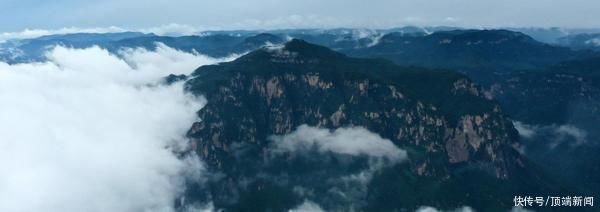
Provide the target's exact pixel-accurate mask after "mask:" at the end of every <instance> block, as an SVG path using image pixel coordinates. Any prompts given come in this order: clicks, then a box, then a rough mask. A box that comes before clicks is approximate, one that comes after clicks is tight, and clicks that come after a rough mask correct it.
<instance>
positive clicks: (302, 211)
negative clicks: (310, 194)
mask: <svg viewBox="0 0 600 212" xmlns="http://www.w3.org/2000/svg"><path fill="white" fill-rule="evenodd" d="M324 211H325V210H323V209H322V208H321V206H319V205H318V204H316V203H314V202H312V201H310V200H305V201H304V202H303V203H302V204H301V205H299V206H298V207H296V208H294V209H290V210H289V212H324Z"/></svg>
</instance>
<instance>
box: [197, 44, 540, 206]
mask: <svg viewBox="0 0 600 212" xmlns="http://www.w3.org/2000/svg"><path fill="white" fill-rule="evenodd" d="M191 78H192V79H191V80H189V81H188V82H187V88H188V89H189V90H190V91H192V92H194V93H195V94H201V95H204V96H205V97H206V98H207V100H208V104H207V105H206V106H205V107H204V108H203V109H202V110H201V111H199V112H198V115H199V117H200V118H201V120H202V121H200V122H197V123H195V124H194V125H193V126H192V128H191V129H190V131H189V137H190V138H191V140H192V145H191V146H192V150H193V151H195V152H196V153H197V154H198V155H199V156H200V157H201V158H202V159H203V160H204V161H205V162H206V163H207V164H208V166H209V167H210V168H211V169H213V170H216V171H219V172H220V173H222V174H223V177H222V178H220V179H219V180H216V181H215V182H214V183H213V184H212V185H211V189H210V194H209V196H211V199H212V200H213V201H214V202H215V204H216V206H218V207H223V208H228V209H232V210H250V209H257V210H266V209H272V210H275V211H278V210H287V209H289V208H291V207H293V206H294V205H296V204H299V203H300V202H301V201H302V200H303V199H312V201H315V202H317V203H318V204H320V205H321V206H322V207H324V208H326V209H329V210H349V209H359V210H392V209H402V208H405V209H411V208H412V209H414V208H415V207H418V206H420V205H422V204H436V205H441V206H447V207H453V206H455V205H458V206H460V204H473V205H475V206H483V205H485V204H486V201H488V202H487V203H489V201H497V202H496V205H494V206H488V207H491V208H496V207H498V208H507V207H508V208H509V205H510V204H512V202H511V199H505V200H493V199H492V198H491V197H489V196H488V197H474V196H476V195H477V194H481V195H485V192H487V190H485V189H480V188H476V186H475V188H473V187H471V186H465V188H455V187H456V186H458V184H457V182H463V181H469V180H468V179H469V178H470V177H474V176H478V177H476V178H477V179H479V180H480V181H473V182H474V183H477V182H479V183H483V182H485V187H486V189H492V190H493V189H497V187H494V186H498V185H500V183H503V182H513V181H514V182H517V183H515V184H514V186H515V189H512V188H511V189H512V190H511V189H509V188H506V190H507V191H508V190H509V191H511V192H516V191H518V189H517V187H518V185H520V183H519V182H521V181H522V177H523V176H533V175H530V174H529V173H525V172H524V170H526V169H527V168H529V167H527V162H526V161H524V159H523V158H522V157H521V156H520V155H519V153H517V151H516V150H515V149H514V147H517V146H518V145H519V144H518V142H517V139H518V135H517V132H516V130H514V128H513V126H512V123H511V121H510V120H509V119H508V118H507V117H506V116H504V115H503V114H502V111H501V109H500V107H499V106H498V105H497V104H496V103H495V102H494V101H492V100H490V99H489V96H486V94H485V93H484V92H482V91H481V90H480V89H479V88H478V87H477V86H476V85H475V84H474V83H472V82H471V81H470V80H468V79H467V78H465V77H464V76H462V75H459V74H455V73H450V72H443V71H431V70H427V69H419V68H414V67H399V66H396V65H393V64H391V63H389V62H387V61H383V60H370V59H354V58H349V57H346V56H344V55H342V54H339V53H336V52H333V51H330V50H328V49H326V48H324V47H320V46H315V45H312V44H308V43H306V42H304V41H301V40H292V41H290V42H288V43H287V44H285V46H281V47H270V48H263V49H260V50H257V51H255V52H252V53H250V54H248V55H245V56H243V57H241V58H239V59H238V60H236V61H233V62H229V63H223V64H219V65H213V66H205V67H201V68H199V69H198V70H196V71H195V72H194V73H193V74H192V76H191ZM301 125H307V126H310V127H313V128H318V129H331V130H335V129H347V128H351V127H363V128H365V129H366V130H368V131H369V132H372V133H374V134H377V135H379V136H381V138H383V139H386V140H389V141H391V142H392V143H393V144H394V146H396V147H397V148H399V149H402V150H405V151H406V152H407V156H406V158H405V159H404V160H402V161H401V162H394V163H390V162H389V161H388V162H384V163H376V164H374V163H373V159H372V158H368V157H365V156H364V155H359V156H356V157H350V156H348V155H347V154H346V155H341V156H340V155H339V154H337V155H336V154H335V151H328V152H326V153H322V152H321V153H320V154H316V153H315V151H309V152H304V153H302V154H301V153H285V154H279V153H277V151H273V147H274V146H276V145H278V144H277V142H281V141H280V140H278V139H273V137H272V136H273V135H275V136H285V135H287V134H290V133H294V132H295V131H296V130H297V128H298V127H299V126H301ZM347 140H348V141H347V142H348V145H352V140H353V139H347ZM381 164H383V165H381ZM365 170H371V171H369V172H365ZM356 173H363V174H364V173H368V175H367V177H365V179H363V180H362V181H360V182H361V183H359V184H360V186H359V185H355V186H350V187H348V185H347V184H344V185H345V186H341V185H339V182H338V181H343V180H342V179H346V178H344V177H346V176H348V175H350V176H356ZM363 177H364V176H363ZM482 179H488V180H489V182H486V180H482ZM409 181H412V182H411V183H409ZM353 182H354V181H353ZM490 182H493V183H490ZM399 183H400V184H399ZM522 183H525V182H522ZM405 184H406V185H405ZM394 186H399V188H398V190H397V191H394V192H392V193H390V195H391V196H387V194H386V193H389V192H390V191H389V190H387V189H388V188H391V187H394ZM536 186H537V187H536ZM529 187H535V188H536V189H537V191H539V189H543V188H542V187H543V186H541V185H532V186H529ZM444 188H452V189H449V190H443V189H444ZM437 189H442V190H437ZM333 190H335V191H337V192H335V191H333ZM351 191H353V192H351ZM414 191H417V194H414V193H413V194H411V192H414ZM419 191H422V192H423V193H420V192H419ZM461 192H462V193H461ZM349 193H351V194H349ZM384 194H385V195H384ZM444 194H452V195H453V196H450V197H443V196H444ZM194 195H197V194H192V193H190V195H189V196H190V198H191V199H193V197H194ZM471 195H472V196H471ZM386 196H387V197H386ZM474 198H482V199H484V200H485V201H475V199H474ZM274 201H276V202H278V203H277V204H274V203H273V202H274ZM469 201H472V202H469ZM498 203H500V204H498Z"/></svg>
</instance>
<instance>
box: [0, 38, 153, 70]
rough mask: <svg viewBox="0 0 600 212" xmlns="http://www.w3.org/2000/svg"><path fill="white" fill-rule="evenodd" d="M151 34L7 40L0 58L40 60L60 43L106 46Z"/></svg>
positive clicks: (75, 46) (0, 51) (11, 60)
mask: <svg viewBox="0 0 600 212" xmlns="http://www.w3.org/2000/svg"><path fill="white" fill-rule="evenodd" d="M147 36H152V34H144V33H140V32H119V33H74V34H59V35H47V36H42V37H39V38H32V39H23V40H9V41H7V42H5V43H1V44H0V59H1V60H2V61H6V62H10V63H20V62H30V61H41V60H43V59H44V54H45V52H46V51H47V50H48V48H49V47H52V46H57V45H62V46H68V47H72V48H88V47H91V46H94V45H96V46H106V45H108V44H109V43H111V42H115V41H118V40H122V39H129V38H141V37H147Z"/></svg>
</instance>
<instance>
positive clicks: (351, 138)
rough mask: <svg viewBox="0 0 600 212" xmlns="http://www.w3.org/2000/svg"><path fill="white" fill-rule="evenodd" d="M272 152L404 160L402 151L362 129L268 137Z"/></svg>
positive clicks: (305, 131) (302, 131) (310, 129)
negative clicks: (315, 152) (303, 151)
mask: <svg viewBox="0 0 600 212" xmlns="http://www.w3.org/2000/svg"><path fill="white" fill-rule="evenodd" d="M270 139H271V140H272V141H274V143H273V144H274V146H275V151H276V152H293V151H302V150H310V149H312V148H316V149H317V150H318V151H319V152H333V153H337V154H345V155H353V156H358V155H366V156H369V157H375V158H387V159H389V160H390V161H402V160H404V159H406V151H404V150H402V149H400V148H398V147H396V145H394V143H392V141H390V140H388V139H384V138H382V137H381V136H379V135H377V134H375V133H372V132H370V131H369V130H367V129H365V128H362V127H352V128H338V129H336V130H334V131H330V130H329V129H321V128H316V127H310V126H308V125H301V126H299V127H298V128H297V129H296V130H295V131H294V132H292V133H290V134H287V135H283V136H280V135H278V136H271V138H270Z"/></svg>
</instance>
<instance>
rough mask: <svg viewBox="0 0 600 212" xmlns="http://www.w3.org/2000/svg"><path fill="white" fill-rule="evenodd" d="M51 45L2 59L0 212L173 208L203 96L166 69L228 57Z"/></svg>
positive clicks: (197, 176) (194, 176)
mask: <svg viewBox="0 0 600 212" xmlns="http://www.w3.org/2000/svg"><path fill="white" fill-rule="evenodd" d="M157 45H158V48H157V49H156V50H155V51H148V50H144V49H128V50H123V51H122V52H121V53H120V55H119V56H116V55H113V54H110V53H109V52H108V51H107V50H105V49H101V48H99V47H92V48H87V49H70V48H65V47H60V46H58V47H54V48H52V49H50V50H49V51H48V52H47V55H46V56H47V61H46V62H41V63H26V64H7V63H3V62H0V173H2V174H1V175H0V211H25V212H27V211H60V212H69V211H89V212H95V211H116V212H118V211H173V210H174V208H173V205H174V204H173V203H174V201H176V199H177V198H178V197H180V195H181V193H182V192H183V191H184V189H185V187H184V186H183V184H184V182H185V181H186V180H188V181H189V180H202V179H201V178H202V177H203V176H202V174H203V171H204V167H203V164H201V162H200V160H198V159H197V158H195V159H194V158H187V159H186V158H180V157H177V156H176V155H175V154H174V153H173V152H174V151H177V149H180V148H184V147H185V145H186V143H187V141H186V138H185V133H186V131H187V130H188V129H189V127H190V126H191V124H192V123H193V122H195V121H197V117H196V115H195V112H196V111H198V110H199V109H201V108H202V107H203V105H204V104H205V100H204V99H203V98H202V97H196V96H193V95H191V94H189V93H186V92H184V89H183V84H182V83H175V84H172V85H165V84H163V83H161V79H162V78H163V77H164V76H167V75H169V74H188V73H190V72H192V71H193V70H194V69H196V68H197V67H198V66H201V65H207V64H213V63H217V62H222V61H226V60H230V59H232V58H225V59H215V58H210V57H206V56H203V55H199V54H193V53H185V52H180V51H177V50H175V49H171V48H169V47H167V46H164V45H161V44H157Z"/></svg>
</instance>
